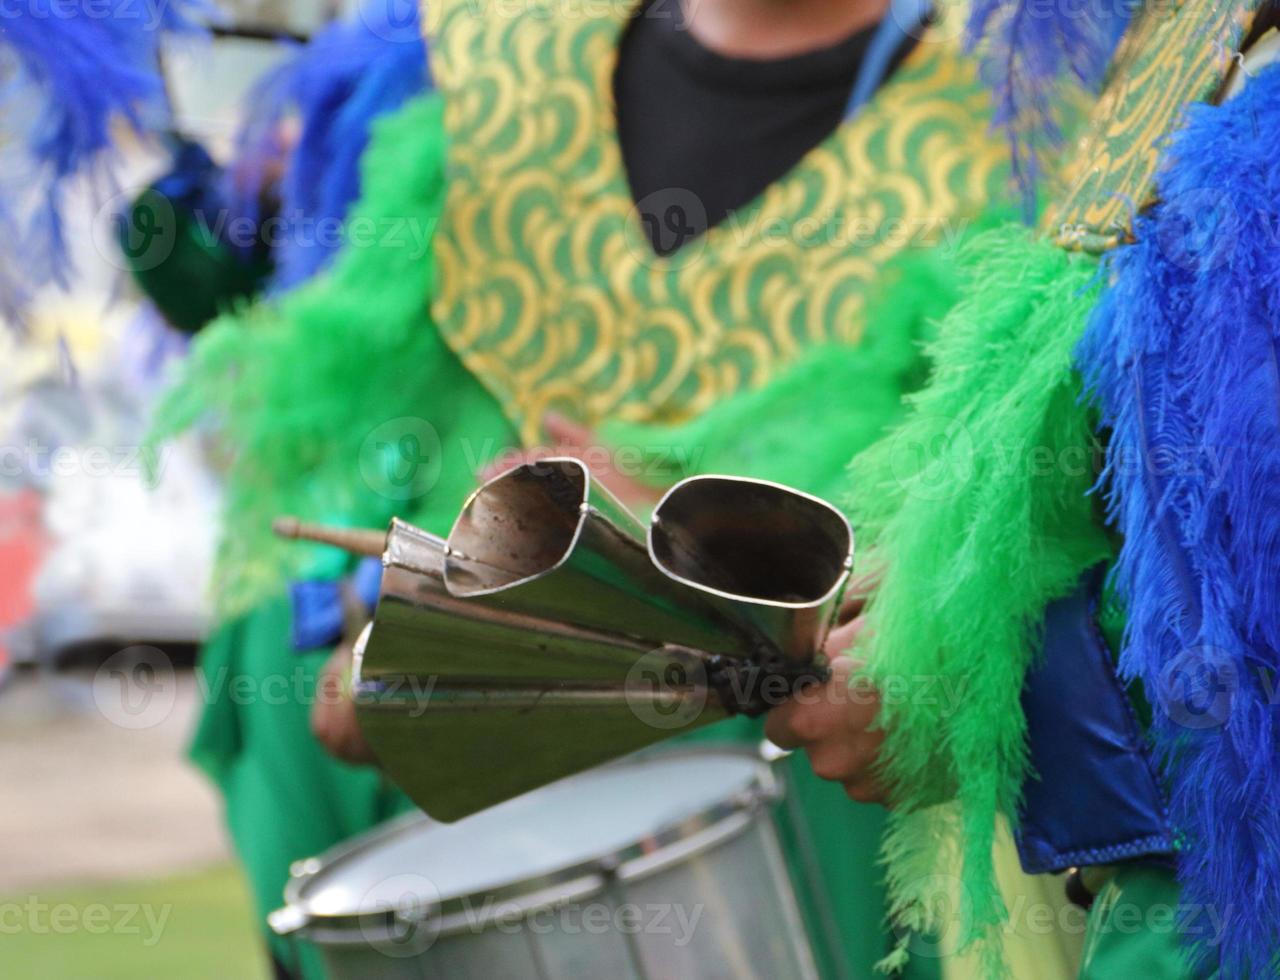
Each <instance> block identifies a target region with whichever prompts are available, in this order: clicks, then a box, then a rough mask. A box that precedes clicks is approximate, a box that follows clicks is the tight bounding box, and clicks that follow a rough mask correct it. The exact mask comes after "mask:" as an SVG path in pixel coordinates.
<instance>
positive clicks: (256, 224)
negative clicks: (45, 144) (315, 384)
mask: <svg viewBox="0 0 1280 980" xmlns="http://www.w3.org/2000/svg"><path fill="white" fill-rule="evenodd" d="M426 83H427V76H426V63H425V52H424V47H423V44H422V40H421V36H420V32H419V30H418V27H417V22H416V19H415V18H412V17H410V18H409V19H408V21H407V22H405V21H402V20H398V19H397V18H395V17H393V16H392V12H391V11H388V10H384V9H383V8H382V7H380V6H378V5H370V6H369V7H367V8H365V9H363V10H362V11H360V12H359V14H358V15H357V16H353V17H350V18H348V19H345V20H342V21H339V22H337V23H335V24H333V25H332V26H330V27H329V28H327V29H326V30H324V31H322V32H320V33H319V34H317V35H316V36H315V37H314V38H312V39H311V41H309V42H308V43H307V44H306V45H305V46H301V47H299V48H298V50H297V51H295V52H293V53H292V54H291V55H290V56H289V57H287V58H286V59H284V61H283V62H282V63H281V64H280V66H279V67H277V68H276V69H274V70H273V71H271V72H270V73H269V74H268V75H267V77H265V78H264V79H262V80H261V81H260V82H259V83H258V84H257V85H255V87H254V89H253V90H252V93H251V95H250V98H249V101H248V106H247V114H246V119H245V122H244V124H243V126H242V128H241V132H240V134H239V137H238V139H237V145H236V147H235V153H234V156H233V159H232V161H231V163H230V164H229V165H228V166H227V168H225V170H223V169H222V168H218V167H216V166H214V165H213V163H212V161H211V160H210V159H209V157H208V155H207V154H206V153H205V152H204V150H203V149H202V148H200V147H199V146H197V145H194V144H192V143H190V142H187V141H182V140H179V141H177V143H176V149H175V153H174V165H173V167H172V169H171V170H170V172H168V173H167V174H165V175H164V176H163V177H162V178H160V179H159V180H157V181H155V182H154V183H153V184H152V185H151V186H149V187H148V188H146V190H144V192H143V193H142V194H141V195H139V196H138V198H137V199H136V201H135V202H134V204H133V206H132V208H131V210H130V212H129V214H128V216H127V220H126V221H125V223H124V228H123V233H122V236H121V238H122V245H123V247H124V251H125V256H126V260H127V261H128V262H129V264H130V268H131V270H132V272H133V274H134V278H135V280H136V281H137V282H138V284H139V285H140V286H141V287H142V289H143V290H144V291H145V292H146V293H147V295H148V296H149V297H150V298H151V299H152V301H153V302H154V303H155V304H156V305H157V307H158V308H159V309H160V310H161V312H162V313H163V314H164V315H165V317H166V319H167V320H168V321H169V322H170V323H172V324H173V325H175V326H177V327H178V328H179V329H181V330H183V331H185V332H188V333H195V332H196V331H198V330H200V329H202V328H203V327H204V326H205V324H206V323H207V322H208V321H209V320H210V319H212V318H213V317H214V316H216V315H217V314H218V313H220V312H226V311H228V310H231V309H234V308H235V307H236V306H237V305H238V304H243V303H244V302H245V301H246V299H247V298H249V297H251V296H253V295H254V294H256V293H258V292H261V291H267V292H269V293H274V292H278V291H281V290H284V289H286V288H289V287H292V286H295V285H297V284H299V283H301V282H304V281H306V280H307V279H309V278H310V277H312V276H314V275H317V274H319V273H320V272H321V271H322V270H323V269H324V268H325V267H326V265H327V264H328V263H329V261H330V260H331V258H332V256H333V255H334V254H335V253H336V252H337V251H338V248H339V246H340V245H341V243H342V238H343V231H344V225H343V222H344V221H345V220H346V218H347V209H348V207H349V206H350V205H351V203H352V201H353V200H354V199H355V198H356V197H357V196H358V194H359V190H360V174H359V169H358V166H357V161H358V160H359V158H360V156H361V154H362V153H363V150H364V147H365V144H366V143H367V141H368V137H369V128H370V123H371V121H372V120H373V119H374V118H376V117H377V116H379V115H381V114H383V113H386V112H389V111H391V110H394V109H395V108H397V107H398V106H399V105H400V104H401V103H403V102H404V101H405V100H406V99H407V98H408V97H410V96H412V95H414V94H417V93H420V92H422V91H423V90H424V89H425V88H426ZM268 341H269V338H264V345H265V344H267V343H268ZM227 380H228V381H233V380H234V379H232V378H228V379H227ZM285 424H286V425H288V424H289V423H288V422H287V421H286V422H285ZM223 448H224V449H225V450H226V451H227V452H229V453H231V454H232V456H233V459H234V458H235V457H234V454H235V453H236V452H238V451H239V450H240V448H241V447H237V446H235V445H234V444H233V443H232V444H227V445H225V446H224V447H223ZM233 465H235V464H234V463H233ZM235 487H236V483H235V481H234V480H233V481H232V492H233V493H234V492H235ZM347 571H348V567H347V562H346V561H345V560H343V559H342V557H341V556H339V555H338V554H336V553H334V552H320V551H317V552H315V553H313V554H312V555H310V556H309V560H308V561H307V562H306V563H303V564H300V565H299V566H298V567H297V568H296V569H295V573H296V577H297V581H295V582H293V583H292V584H291V586H290V587H289V589H288V595H287V597H286V596H266V594H265V593H264V594H263V597H261V598H260V601H257V602H255V603H253V604H252V605H251V606H246V605H240V606H238V607H236V608H235V609H234V614H229V613H228V610H229V609H231V606H230V605H229V604H227V603H226V602H223V603H222V611H223V613H224V620H225V621H224V622H223V623H222V625H221V626H220V628H219V629H217V630H216V631H215V633H214V635H213V636H212V637H211V638H210V639H209V641H208V643H207V644H206V645H205V647H204V649H203V651H202V652H201V657H200V662H199V669H200V671H201V674H202V676H203V682H204V683H203V687H202V690H204V691H205V692H207V694H206V697H207V701H206V706H205V710H204V712H203V715H202V717H201V719H200V722H199V726H198V728H197V730H196V733H195V736H194V739H193V742H192V746H191V756H192V758H193V760H194V761H195V762H196V763H197V764H198V765H199V766H200V767H201V768H202V769H203V770H204V771H205V772H206V773H207V774H208V775H209V776H210V777H211V778H212V779H213V780H214V781H215V782H216V783H217V785H218V787H219V789H220V790H221V791H222V794H223V798H224V801H225V805H226V818H227V823H228V829H229V831H230V835H231V838H232V841H233V842H234V845H235V848H236V851H237V853H238V855H239V857H240V859H241V861H242V863H243V865H244V868H245V871H246V874H247V877H248V880H249V885H250V888H251V891H252V894H253V897H254V900H255V906H256V910H257V913H258V918H259V921H260V922H262V923H263V934H264V942H265V943H266V944H268V946H269V948H270V952H271V957H272V961H273V965H274V967H275V970H276V972H277V974H279V975H293V976H301V975H304V974H305V975H309V976H319V975H322V974H321V967H320V964H319V960H318V957H314V956H313V955H312V954H311V952H310V951H309V950H307V949H303V948H294V947H292V946H290V945H289V944H287V943H286V942H284V941H283V940H281V939H279V938H278V937H276V936H275V935H274V934H273V933H271V932H270V930H268V929H266V926H265V922H266V916H267V914H268V913H269V912H270V911H271V910H272V909H274V908H276V907H277V906H278V905H279V904H280V900H281V895H282V892H283V888H284V885H285V882H286V881H287V879H288V875H289V868H290V866H291V865H292V864H293V862H295V861H297V860H299V859H301V858H304V857H307V856H310V855H312V854H315V853H317V852H318V851H321V850H324V849H325V848H328V847H330V846H331V845H333V844H334V843H336V842H338V841H340V840H343V839H345V838H347V837H350V836H352V835H354V834H357V833H359V832H360V831H362V830H365V829H367V828H368V827H371V826H373V825H374V824H377V823H379V822H381V821H383V820H385V819H386V818H388V817H390V816H393V815H394V814H396V813H398V812H400V811H402V810H403V809H405V808H407V807H408V806H409V805H410V804H409V803H408V801H407V800H406V799H405V798H404V797H403V796H402V795H401V794H400V793H399V792H398V791H397V790H395V789H394V787H391V786H390V785H389V784H388V783H387V781H386V780H385V779H383V778H382V776H381V775H380V774H379V773H378V772H377V771H376V770H373V769H369V768H365V767H361V768H354V767H352V766H350V765H347V764H344V763H342V762H339V761H336V760H334V759H333V758H331V757H329V756H328V755H326V753H325V752H324V751H323V749H322V748H321V746H320V745H319V744H318V743H317V742H316V741H315V739H314V738H313V737H312V736H311V732H310V727H309V715H310V711H311V710H312V706H313V705H314V703H315V701H316V699H317V694H316V688H317V684H318V683H319V679H320V673H321V668H322V667H323V664H324V663H325V661H326V659H327V658H328V656H329V648H330V647H331V646H332V644H333V642H334V640H335V638H336V637H337V636H338V635H339V634H340V633H341V630H342V625H343V623H342V609H341V606H340V604H339V603H338V602H337V601H336V597H337V596H339V594H340V591H341V589H342V588H344V586H343V585H342V584H341V581H342V579H343V578H344V576H345V575H346V573H347ZM373 586H374V590H375V591H374V595H376V579H375V580H374V582H373ZM366 600H367V601H372V599H371V598H369V597H368V596H367V589H366Z"/></svg>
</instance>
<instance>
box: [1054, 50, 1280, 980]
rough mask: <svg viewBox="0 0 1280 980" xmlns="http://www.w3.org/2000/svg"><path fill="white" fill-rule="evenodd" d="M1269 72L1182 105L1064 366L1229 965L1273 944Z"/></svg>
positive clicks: (1249, 960)
mask: <svg viewBox="0 0 1280 980" xmlns="http://www.w3.org/2000/svg"><path fill="white" fill-rule="evenodd" d="M1278 104H1280V70H1277V69H1275V68H1272V69H1269V70H1266V71H1264V72H1262V73H1261V74H1260V75H1259V76H1258V77H1257V78H1255V79H1254V80H1252V81H1251V82H1250V84H1249V85H1248V86H1246V88H1245V89H1244V91H1243V92H1242V93H1241V94H1240V95H1238V96H1237V97H1236V98H1234V99H1232V100H1230V101H1228V102H1226V103H1225V104H1223V105H1222V106H1219V107H1212V106H1194V107H1192V108H1190V109H1189V110H1188V114H1187V119H1186V125H1185V128H1183V129H1182V130H1181V131H1180V132H1178V133H1177V134H1176V135H1175V136H1174V137H1173V138H1172V141H1171V143H1170V145H1169V147H1168V148H1167V150H1166V153H1165V159H1166V160H1167V161H1168V165H1167V167H1166V169H1165V170H1164V171H1163V173H1162V176H1161V178H1160V181H1159V200H1160V202H1161V203H1160V204H1159V205H1158V206H1157V207H1156V208H1154V209H1153V210H1152V211H1151V212H1150V213H1148V214H1146V215H1143V216H1141V217H1139V218H1138V220H1137V222H1136V225H1135V228H1134V234H1135V238H1136V240H1137V243H1136V244H1134V245H1130V246H1127V247H1124V248H1122V249H1120V250H1118V251H1117V252H1116V253H1115V254H1114V256H1113V257H1112V260H1111V267H1110V270H1109V271H1110V274H1111V276H1112V285H1111V287H1110V289H1109V290H1108V291H1107V292H1106V294H1105V295H1104V297H1103V299H1102V300H1101V302H1100V304H1099V306H1098V307H1097V308H1096V310H1095V311H1094V314H1093V317H1092V320H1091V323H1090V325H1089V329H1088V332H1087V334H1086V335H1085V337H1084V339H1083V340H1082V342H1081V345H1080V347H1079V350H1078V352H1077V354H1078V361H1079V364H1080V366H1081V370H1082V372H1083V374H1084V376H1085V380H1086V384H1087V387H1088V388H1089V390H1090V391H1091V393H1092V396H1093V397H1094V399H1095V401H1096V403H1097V405H1098V407H1099V408H1100V411H1101V414H1102V421H1103V423H1104V424H1105V425H1106V426H1107V427H1108V428H1110V429H1111V442H1110V447H1109V450H1108V457H1107V468H1106V472H1105V474H1104V478H1103V479H1104V481H1105V483H1106V486H1107V493H1108V503H1109V511H1110V517H1111V519H1112V520H1113V521H1114V523H1115V525H1116V526H1117V528H1118V529H1119V530H1120V531H1121V532H1122V533H1123V535H1124V546H1123V549H1122V551H1121V555H1120V560H1119V562H1118V564H1117V567H1116V569H1115V581H1116V583H1117V585H1118V587H1119V589H1120V591H1121V593H1122V595H1123V596H1124V598H1125V599H1126V600H1127V603H1128V608H1129V623H1128V630H1127V634H1126V642H1125V647H1124V652H1123V655H1122V657H1121V670H1122V672H1123V673H1124V674H1125V675H1126V676H1127V677H1130V678H1139V679H1141V681H1142V683H1143V685H1144V687H1145V689H1146V691H1147V694H1148V697H1149V700H1150V701H1151V703H1152V706H1153V711H1154V716H1155V720H1154V729H1153V733H1154V737H1155V740H1156V744H1157V746H1158V748H1159V750H1160V751H1161V754H1162V756H1163V759H1164V762H1165V766H1166V769H1165V771H1166V773H1167V774H1168V777H1169V782H1170V787H1171V807H1172V817H1173V820H1174V823H1175V826H1176V827H1177V829H1178V831H1179V833H1180V834H1181V836H1182V839H1183V847H1182V850H1181V853H1180V855H1179V873H1180V877H1181V879H1182V881H1183V883H1184V900H1185V902H1186V903H1189V904H1192V905H1202V906H1203V905H1208V906H1211V907H1213V908H1214V909H1215V910H1216V911H1217V912H1218V913H1219V914H1220V915H1221V917H1222V920H1223V922H1224V924H1225V928H1224V929H1223V937H1224V938H1223V941H1222V945H1221V947H1220V948H1216V949H1209V948H1205V947H1204V946H1201V947H1198V948H1197V949H1196V954H1197V956H1198V958H1199V959H1200V962H1201V963H1203V964H1204V965H1207V966H1209V967H1214V966H1216V967H1219V968H1220V969H1221V971H1222V975H1223V976H1224V977H1250V976H1261V975H1264V974H1265V975H1273V969H1274V967H1275V965H1276V954H1277V951H1280V802H1278V801H1280V705H1278V697H1280V695H1278V693H1277V685H1278V683H1280V601H1278V597H1280V116H1278V115H1277V113H1276V108H1275V107H1276V106H1277V105H1278Z"/></svg>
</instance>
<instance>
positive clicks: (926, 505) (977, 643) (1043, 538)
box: [851, 224, 1109, 973]
mask: <svg viewBox="0 0 1280 980" xmlns="http://www.w3.org/2000/svg"><path fill="white" fill-rule="evenodd" d="M963 258H964V272H965V276H966V279H967V283H968V288H967V291H966V292H965V294H964V299H963V300H962V301H961V303H960V304H959V305H958V306H957V307H956V308H955V309H954V310H953V311H952V312H951V313H950V314H949V315H948V316H947V317H946V319H945V320H943V322H942V323H941V325H940V326H939V327H938V340H937V342H936V343H935V344H934V345H933V347H932V348H931V350H930V354H931V356H932V359H933V362H934V364H935V369H934V375H933V377H932V378H931V379H930V383H929V385H928V386H927V387H926V388H924V389H923V390H922V391H921V392H920V393H919V394H917V395H915V396H913V397H912V398H911V399H910V409H911V414H910V415H909V416H908V418H907V419H906V421H905V422H904V423H903V424H902V425H901V426H900V427H899V428H898V429H897V430H896V431H895V432H894V433H892V434H891V435H890V436H888V437H887V438H886V439H884V440H882V441H881V442H880V443H878V444H876V445H875V446H873V447H872V448H871V449H869V450H868V451H867V452H866V453H864V454H863V455H861V456H859V457H857V458H855V460H854V462H853V467H852V486H853V488H854V497H853V500H852V501H851V507H852V511H853V513H854V516H855V520H857V522H858V526H859V533H860V535H861V541H862V542H863V544H864V546H865V545H867V544H869V545H870V553H871V555H872V560H873V561H874V563H875V564H876V565H877V566H879V567H882V568H883V578H882V580H881V584H880V586H879V587H878V589H877V591H876V593H875V595H874V596H873V597H872V599H871V601H870V604H869V606H868V614H867V615H868V628H867V630H866V632H865V634H864V635H866V636H868V637H869V639H868V640H867V641H866V642H867V644H868V648H867V650H866V651H865V657H866V663H867V667H866V672H867V674H868V676H869V678H870V679H871V681H872V682H873V683H875V684H876V685H877V687H879V688H880V689H882V690H900V689H901V686H902V684H903V681H904V680H909V679H911V678H921V677H929V678H939V677H941V678H946V679H947V682H948V683H950V684H954V685H955V690H957V691H960V692H962V694H963V697H962V698H961V699H960V700H959V701H958V703H957V704H956V705H955V706H954V709H953V710H952V711H951V712H950V713H945V708H944V706H943V705H941V704H938V703H934V702H931V703H925V699H910V698H907V699H901V700H900V701H899V702H895V703H888V702H887V703H886V705H885V707H884V709H883V711H882V715H881V724H882V726H883V727H884V729H885V732H886V742H885V747H884V751H883V753H882V758H883V759H884V761H885V765H884V778H885V780H886V785H888V786H890V787H891V792H892V793H893V798H894V804H895V806H894V810H893V812H892V813H891V815H890V819H889V829H888V833H887V836H886V839H885V845H884V850H885V857H886V860H887V864H888V883H889V888H890V896H891V902H892V911H893V915H894V917H895V918H896V919H897V920H898V922H899V923H900V924H902V925H904V926H907V927H909V931H908V933H907V937H908V938H907V939H906V940H904V942H906V943H907V944H908V946H909V943H910V936H911V935H914V934H916V933H917V932H918V931H920V930H928V929H929V928H930V927H932V926H934V925H936V923H934V922H932V921H930V918H929V912H930V910H931V909H933V908H935V907H936V903H935V902H934V901H932V899H934V898H936V896H935V895H934V894H933V891H934V890H935V885H936V882H937V881H938V875H939V873H940V870H939V869H940V868H942V867H945V865H944V864H943V863H942V858H943V856H944V855H945V853H946V849H947V848H948V847H950V846H953V845H954V841H952V840H951V839H950V837H949V835H950V834H952V833H959V834H961V836H962V844H961V854H962V857H963V873H962V886H963V894H964V896H965V903H964V904H965V908H966V910H967V913H966V921H965V926H966V928H965V930H964V935H962V936H959V937H956V936H952V937H949V938H951V939H953V940H956V941H957V942H959V943H960V944H962V945H969V944H971V943H976V944H978V945H979V946H980V948H981V950H982V952H983V953H984V954H985V955H984V961H985V964H986V966H987V968H988V971H989V972H992V973H995V972H999V969H1000V965H1001V964H1000V944H999V942H998V940H997V935H998V928H999V925H1000V923H1001V922H1002V921H1003V920H1004V917H1005V909H1004V907H1003V904H1002V901H1001V898H1000V895H999V892H998V890H997V888H996V884H995V880H994V872H993V867H992V845H993V840H994V835H995V831H996V824H997V816H998V815H1003V816H1005V817H1008V818H1010V819H1014V818H1015V811H1016V805H1017V802H1018V798H1019V792H1020V787H1021V785H1022V782H1023V779H1024V778H1025V775H1026V769H1027V756H1026V744H1025V742H1026V723H1025V719H1024V718H1023V714H1022V709H1021V704H1020V694H1021V690H1022V682H1023V678H1024V676H1025V673H1026V670H1027V666H1028V664H1029V663H1030V661H1031V657H1032V652H1033V651H1034V650H1036V649H1037V648H1038V634H1037V631H1038V629H1039V625H1040V622H1041V619H1042V617H1043V612H1044V607H1045V606H1046V605H1047V604H1048V603H1049V602H1050V601H1052V600H1053V599H1056V598H1058V597H1060V596H1062V595H1064V594H1066V593H1067V592H1069V591H1070V590H1071V589H1072V588H1073V587H1074V586H1075V584H1076V582H1077V581H1078V579H1079V577H1080V575H1081V574H1082V573H1083V571H1084V570H1085V569H1086V568H1088V567H1090V566H1091V565H1093V564H1095V563H1096V562H1098V561H1099V560H1101V559H1102V558H1104V557H1106V556H1107V554H1108V551H1109V546H1108V542H1107V541H1106V539H1105V536H1104V535H1103V533H1102V530H1101V528H1100V527H1099V526H1098V524H1097V522H1096V521H1095V519H1094V515H1093V510H1092V506H1091V503H1090V501H1089V499H1088V496H1087V494H1088V490H1089V487H1090V486H1091V485H1092V482H1093V472H1094V471H1093V468H1092V467H1091V465H1090V458H1089V454H1088V450H1087V447H1088V446H1089V445H1090V428H1089V421H1088V417H1087V414H1086V412H1085V410H1084V408H1083V407H1082V406H1081V405H1080V404H1079V391H1078V385H1077V381H1076V379H1075V378H1074V375H1073V372H1072V370H1071V352H1072V348H1073V346H1074V344H1075V342H1076V340H1077V339H1078V338H1079V335H1080V332H1081V331H1082V330H1083V328H1084V322H1085V317H1086V315H1087V313H1088V311H1089V309H1090V308H1091V306H1092V303H1093V299H1094V296H1095V295H1096V291H1097V290H1096V286H1095V283H1094V280H1096V278H1097V275H1096V273H1097V264H1096V263H1095V262H1093V261H1091V260H1089V259H1088V258H1087V257H1084V256H1078V255H1077V256H1072V255H1068V254H1067V253H1065V252H1063V251H1062V250H1060V249H1057V248H1055V247H1054V246H1053V245H1051V244H1049V243H1048V242H1045V241H1040V240H1037V239H1036V238H1035V237H1034V236H1033V234H1032V232H1031V231H1029V230H1028V229H1026V228H1024V227H1022V226H1021V225H1019V224H1013V225H1010V226H1008V227H1006V228H1002V229H997V230H995V231H993V232H990V233H988V234H985V235H983V236H980V237H979V238H977V239H976V240H975V241H974V242H973V243H972V244H971V245H970V246H969V248H968V250H967V253H966V254H965V255H964V257H963ZM863 554H864V555H866V554H868V551H867V549H866V548H865V547H864V551H863ZM949 789H954V801H955V802H954V804H943V805H937V800H938V799H939V798H940V797H944V796H946V794H947V791H948V790H949ZM907 952H908V949H907V948H903V949H900V950H898V951H897V952H896V953H895V955H894V956H893V957H891V958H890V960H889V961H887V963H886V965H889V966H893V965H896V964H898V963H900V962H901V960H902V958H903V957H904V956H905V955H906V953H907Z"/></svg>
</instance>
